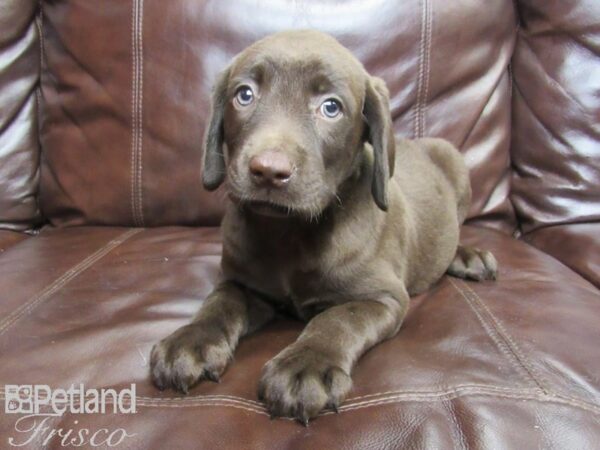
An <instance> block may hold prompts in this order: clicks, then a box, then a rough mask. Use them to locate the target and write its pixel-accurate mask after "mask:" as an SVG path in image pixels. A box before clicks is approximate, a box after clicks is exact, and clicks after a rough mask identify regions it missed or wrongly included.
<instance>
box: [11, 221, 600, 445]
mask: <svg viewBox="0 0 600 450" xmlns="http://www.w3.org/2000/svg"><path fill="white" fill-rule="evenodd" d="M463 241H464V242H468V243H470V244H474V245H477V246H480V247H485V248H488V249H490V250H492V251H493V252H494V253H495V254H496V256H497V258H498V260H499V263H500V279H499V280H498V281H497V282H485V283H480V284H477V283H471V282H464V281H461V280H457V279H453V278H448V277H445V278H444V279H442V280H441V281H440V282H439V283H438V284H437V285H436V286H435V287H434V288H433V289H432V290H431V291H430V292H429V293H427V294H424V295H421V296H419V297H416V298H414V299H413V300H412V303H411V308H410V312H409V314H408V316H407V318H406V321H405V324H404V325H403V327H402V329H401V331H400V333H399V334H398V335H397V336H396V337H395V338H393V339H391V340H389V341H386V342H384V343H382V344H381V345H379V346H377V347H376V348H374V349H373V350H371V351H369V352H368V353H367V354H366V355H365V356H364V357H363V359H362V360H361V361H360V363H359V364H358V366H357V367H356V369H355V372H354V377H353V378H354V388H353V391H352V392H351V394H350V396H349V398H348V399H347V400H346V401H345V402H344V404H343V405H342V407H341V409H340V413H339V414H338V415H336V414H333V413H330V412H325V413H324V414H323V415H322V416H321V417H319V418H317V419H316V420H315V421H313V422H311V424H310V426H309V427H308V428H304V427H302V426H300V425H299V424H298V423H296V422H293V421H291V420H286V419H278V420H269V417H268V414H267V413H266V412H265V409H264V407H263V405H262V404H261V403H260V402H259V401H258V400H257V398H256V392H255V390H256V385H257V382H258V379H259V374H260V370H261V368H262V366H263V365H264V363H265V362H266V361H267V360H268V359H269V358H271V357H272V356H274V355H275V354H276V353H277V352H279V351H280V350H281V349H282V348H283V347H284V346H285V345H287V344H288V343H290V342H292V341H293V340H294V338H295V337H296V336H297V335H298V334H299V332H300V330H301V329H302V324H301V323H298V322H295V321H292V320H283V319H281V320H278V321H276V322H274V323H272V324H271V325H269V326H268V327H267V328H265V329H264V330H262V331H259V332H258V333H256V334H254V335H252V336H249V337H247V338H245V339H243V340H242V342H241V344H240V346H239V348H238V351H237V352H236V354H235V360H234V362H233V364H232V365H231V366H230V367H229V368H228V370H227V371H226V372H225V374H224V376H223V377H222V380H221V383H219V384H216V383H211V382H205V383H202V384H200V385H199V386H197V387H196V388H194V389H193V390H192V391H191V392H190V394H189V395H188V396H187V397H183V396H180V395H178V394H175V393H173V392H169V391H165V392H159V391H157V390H156V389H155V388H154V387H153V386H152V385H151V383H150V382H149V378H148V354H149V351H150V348H151V346H152V344H153V343H154V342H156V341H157V340H159V339H160V338H162V337H164V336H165V335H167V334H168V333H170V332H171V331H173V330H175V329H176V328H178V327H179V326H181V325H183V324H185V323H187V322H188V321H189V320H190V318H191V316H192V315H193V314H194V312H195V311H196V310H197V308H198V307H199V306H200V305H201V303H202V299H203V298H205V296H206V295H207V294H208V293H209V292H210V290H211V288H212V287H213V285H214V283H215V282H216V280H217V277H218V275H219V258H220V251H221V245H220V237H219V230H218V229H216V228H183V227H172V228H171V227H169V228H157V229H126V228H93V227H82V228H74V229H52V230H46V231H43V232H42V233H41V234H40V235H39V236H36V237H33V238H30V239H27V240H25V241H23V242H21V243H20V244H19V245H18V246H15V247H13V248H12V249H10V251H8V252H5V253H4V254H0V292H1V296H2V299H1V301H0V317H1V319H0V354H1V355H2V364H1V365H0V387H4V385H5V384H20V385H22V384H44V385H49V386H51V387H55V388H60V387H62V388H68V387H69V386H70V385H71V384H75V385H79V384H80V383H83V384H84V385H85V387H86V388H107V387H112V388H117V389H121V388H126V387H129V386H130V385H131V383H135V384H136V394H137V397H136V406H137V412H136V413H135V414H130V415H126V414H119V415H115V414H108V413H107V414H83V415H81V414H66V415H63V416H62V417H53V418H52V419H51V420H50V421H49V422H48V426H49V427H50V428H55V429H56V428H62V429H65V430H66V429H74V430H75V433H77V430H80V429H89V430H90V431H91V432H94V431H95V430H99V429H102V428H107V429H108V430H111V431H112V430H115V429H117V428H123V429H125V430H126V432H127V433H128V434H129V435H131V436H129V437H127V438H126V441H124V442H127V444H125V443H123V444H121V445H124V446H126V447H123V448H158V449H164V448H177V449H184V448H378V449H383V448H401V447H406V446H410V447H411V448H417V447H418V448H454V447H459V448H463V447H471V446H476V447H486V448H535V447H538V446H539V447H547V446H550V445H551V446H553V447H555V448H592V447H594V446H595V445H597V443H598V442H599V441H600V425H599V423H600V421H599V418H600V390H599V387H600V380H599V379H598V374H599V373H600V347H599V346H598V342H600V328H599V327H598V322H599V319H600V293H599V291H598V290H597V289H596V288H595V287H594V286H592V285H591V284H590V283H589V282H587V281H586V280H584V279H583V278H582V277H580V276H579V275H578V274H576V273H575V272H573V271H572V270H570V269H568V268H567V267H566V266H564V265H563V264H562V263H560V262H558V261H557V260H555V259H553V258H552V257H550V256H548V255H546V254H544V253H542V252H540V251H539V250H537V249H535V248H533V247H531V246H529V245H528V244H526V243H524V242H521V241H517V240H514V239H512V238H509V237H506V236H504V235H502V234H499V233H497V232H494V231H490V230H485V229H480V228H473V227H465V228H464V229H463ZM4 395H5V392H4V390H2V391H0V396H2V397H4ZM19 417H21V416H19V415H17V414H8V413H7V414H4V415H2V416H1V419H0V434H1V436H2V442H3V443H6V442H7V439H9V438H11V437H12V438H13V439H14V442H17V443H19V442H21V443H22V442H23V441H25V440H26V439H28V437H29V435H28V434H27V433H23V432H21V433H19V432H18V431H16V430H15V422H16V421H17V420H18V419H19ZM22 428H23V427H22ZM40 443H43V436H42V435H40V436H38V437H36V438H35V439H34V440H33V441H32V442H31V443H30V444H27V445H25V446H24V447H23V448H37V447H38V446H39V445H40ZM49 444H50V446H59V445H60V437H57V436H55V437H53V438H52V439H50V442H49ZM28 445H29V447H28Z"/></svg>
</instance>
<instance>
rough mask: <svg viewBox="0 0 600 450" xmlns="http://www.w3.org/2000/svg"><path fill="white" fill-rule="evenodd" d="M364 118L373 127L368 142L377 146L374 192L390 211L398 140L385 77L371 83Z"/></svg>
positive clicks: (374, 163) (374, 146)
mask: <svg viewBox="0 0 600 450" xmlns="http://www.w3.org/2000/svg"><path fill="white" fill-rule="evenodd" d="M363 113H364V116H365V119H366V121H367V125H368V126H369V134H368V140H369V142H370V143H371V145H372V146H373V158H374V161H373V182H372V184H371V193H372V194H373V199H374V200H375V203H376V204H377V206H379V208H380V209H382V210H383V211H387V208H388V195H387V194H388V179H389V178H390V177H391V176H392V175H393V173H394V159H395V154H396V141H395V138H394V131H393V130H392V116H391V113H390V100H389V93H388V89H387V87H386V86H385V82H384V81H383V80H382V79H381V78H377V77H369V79H368V80H367V87H366V94H365V105H364V111H363Z"/></svg>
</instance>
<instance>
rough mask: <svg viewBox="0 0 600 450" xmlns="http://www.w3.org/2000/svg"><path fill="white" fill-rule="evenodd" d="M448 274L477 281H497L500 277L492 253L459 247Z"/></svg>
mask: <svg viewBox="0 0 600 450" xmlns="http://www.w3.org/2000/svg"><path fill="white" fill-rule="evenodd" d="M446 272H447V273H448V275H452V276H455V277H458V278H463V279H470V280H475V281H482V280H495V279H496V277H497V276H498V262H497V261H496V258H495V257H494V255H492V253H491V252H488V251H486V250H479V249H478V248H475V247H464V246H462V245H459V246H458V248H457V249H456V255H455V256H454V260H453V261H452V263H451V264H450V267H448V270H447V271H446Z"/></svg>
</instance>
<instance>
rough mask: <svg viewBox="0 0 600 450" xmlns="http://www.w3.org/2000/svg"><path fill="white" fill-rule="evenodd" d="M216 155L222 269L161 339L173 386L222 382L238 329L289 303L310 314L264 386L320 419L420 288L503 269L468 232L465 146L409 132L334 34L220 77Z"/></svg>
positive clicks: (160, 353)
mask: <svg viewBox="0 0 600 450" xmlns="http://www.w3.org/2000/svg"><path fill="white" fill-rule="evenodd" d="M204 152H205V153H204V171H203V182H204V186H205V187H206V188H207V189H209V190H214V189H216V188H217V187H218V186H219V185H221V184H222V183H223V182H224V181H225V180H227V193H228V200H227V210H226V214H225V217H224V219H223V223H222V230H223V240H224V242H223V256H222V261H221V265H222V273H223V281H222V282H221V283H220V284H219V285H218V286H217V287H216V288H215V289H214V291H213V292H212V293H211V294H210V295H209V296H208V298H207V299H206V301H205V302H204V304H203V305H202V307H201V309H200V310H199V312H198V313H197V315H196V316H195V318H194V319H193V321H192V323H190V324H189V325H186V326H184V327H182V328H180V329H178V330H177V331H175V332H174V333H173V334H171V335H170V336H168V337H167V338H165V339H163V340H162V341H160V342H159V343H158V344H156V345H155V346H154V348H153V349H152V354H151V377H152V380H153V382H154V384H155V385H156V386H157V387H158V388H159V389H164V388H167V387H170V388H174V389H176V390H177V391H180V392H183V393H187V392H188V389H189V388H191V387H192V386H194V385H195V384H196V383H198V382H199V381H201V380H203V379H207V380H212V381H218V380H219V377H220V376H221V374H222V373H223V371H224V370H225V368H226V366H227V364H228V362H229V361H230V360H231V358H232V354H233V351H234V349H235V347H236V345H237V343H238V341H239V339H240V338H241V337H242V336H244V335H245V334H248V333H251V332H253V331H255V330H257V329H259V328H260V327H261V326H263V325H264V324H265V323H267V322H268V321H269V320H270V319H271V318H273V317H274V315H275V313H276V312H278V311H286V312H289V313H291V314H294V315H295V316H297V317H299V318H301V319H303V320H306V321H308V324H307V325H306V327H305V329H304V331H303V332H302V334H301V335H300V336H299V337H298V339H297V340H296V342H294V343H293V344H291V345H290V346H289V347H287V348H285V349H284V350H283V351H281V353H279V354H278V355H277V356H275V357H274V358H273V359H272V360H271V361H269V362H268V363H267V364H266V365H265V367H264V370H263V373H262V377H261V380H260V383H259V387H258V396H259V398H260V399H262V400H263V401H264V402H265V404H266V407H267V409H268V410H269V411H270V413H271V415H272V416H290V417H295V418H296V419H298V420H299V421H300V422H302V423H303V424H307V423H308V421H309V419H312V418H314V417H315V416H316V415H317V414H318V413H319V412H320V411H322V410H323V409H324V408H331V409H333V410H337V408H338V405H339V404H340V403H341V402H342V401H343V399H344V397H345V396H346V394H347V393H348V391H349V390H350V387H351V384H352V382H351V378H350V375H351V372H352V368H353V366H354V365H355V363H356V361H357V360H358V359H359V358H360V356H361V355H362V354H363V353H364V352H365V351H367V350H368V349H369V348H371V347H373V346H374V345H375V344H377V343H378V342H381V341H382V340H384V339H388V338H390V337H392V336H394V335H395V334H396V333H397V332H398V329H399V328H400V325H401V324H402V320H403V319H404V316H405V314H406V311H407V308H408V303H409V297H410V296H411V295H414V294H417V293H420V292H423V291H425V290H426V289H428V288H429V287H430V286H431V285H432V284H433V283H435V282H436V281H438V280H439V279H440V278H441V277H442V276H443V275H444V273H448V274H450V275H454V276H457V277H461V278H470V279H474V280H484V279H494V278H495V277H496V271H497V264H496V261H495V259H494V257H493V256H492V254H491V253H489V252H486V251H480V250H478V249H474V248H465V247H462V246H460V245H458V242H459V227H460V225H461V224H462V222H463V220H464V219H465V216H466V214H467V211H468V209H469V202H470V198H471V188H470V185H469V175H468V170H467V168H466V166H465V164H464V161H463V159H462V157H461V155H460V153H459V152H458V151H457V150H456V149H455V148H454V147H453V146H452V145H451V144H450V143H448V142H446V141H444V140H441V139H419V140H414V141H411V140H396V139H395V138H394V135H393V132H392V123H391V115H390V109H389V100H388V91H387V88H386V86H385V83H384V82H383V80H381V79H379V78H376V77H373V76H370V75H369V74H368V73H367V72H366V70H365V69H364V67H363V66H362V65H361V63H360V62H359V61H358V60H357V59H356V58H355V57H354V56H353V55H352V54H351V53H350V52H349V51H348V50H347V49H345V48H344V47H342V46H341V45H340V44H339V43H338V42H337V41H336V40H335V39H334V38H332V37H330V36H328V35H325V34H323V33H320V32H317V31H290V32H283V33H278V34H275V35H272V36H269V37H267V38H264V39H262V40H260V41H258V42H256V43H255V44H254V45H252V46H250V47H249V48H247V49H246V50H245V51H243V52H242V53H240V54H239V55H238V56H237V57H236V58H235V59H234V60H233V62H232V63H231V65H230V66H229V67H228V68H227V69H226V70H225V71H224V72H223V73H222V74H221V75H220V76H219V78H218V80H217V82H216V86H215V88H214V93H213V97H212V117H211V119H210V123H209V125H208V128H207V131H206V140H205V149H204Z"/></svg>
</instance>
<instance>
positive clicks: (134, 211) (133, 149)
mask: <svg viewBox="0 0 600 450" xmlns="http://www.w3.org/2000/svg"><path fill="white" fill-rule="evenodd" d="M136 5H137V0H132V1H131V7H132V11H131V72H132V73H131V161H130V165H131V168H130V180H131V186H130V191H131V196H130V203H131V215H132V218H133V224H134V225H137V224H138V220H137V209H136V207H135V203H136V200H135V179H136V178H135V173H136V170H135V165H136V161H137V159H136V157H135V152H136V145H137V139H136V123H137V122H136V110H137V109H136V108H137V98H136V97H137V70H136V67H137V46H136V45H135V17H136Z"/></svg>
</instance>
